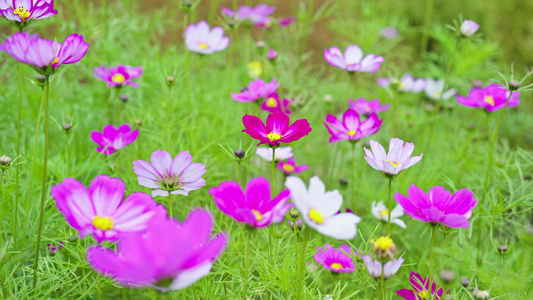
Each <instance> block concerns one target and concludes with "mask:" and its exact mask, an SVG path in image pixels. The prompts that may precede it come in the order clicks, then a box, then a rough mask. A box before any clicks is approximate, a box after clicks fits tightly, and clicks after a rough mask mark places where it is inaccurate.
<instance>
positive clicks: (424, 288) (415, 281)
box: [396, 272, 444, 300]
mask: <svg viewBox="0 0 533 300" xmlns="http://www.w3.org/2000/svg"><path fill="white" fill-rule="evenodd" d="M409 281H410V282H411V286H412V287H413V290H408V289H403V290H398V291H396V294H398V296H400V297H402V298H404V299H407V300H420V299H436V300H439V299H441V297H442V294H443V293H444V290H443V289H442V288H438V287H437V285H436V284H435V280H432V282H433V283H432V284H431V295H430V292H429V277H426V278H422V276H420V274H418V273H415V272H412V273H411V276H409Z"/></svg>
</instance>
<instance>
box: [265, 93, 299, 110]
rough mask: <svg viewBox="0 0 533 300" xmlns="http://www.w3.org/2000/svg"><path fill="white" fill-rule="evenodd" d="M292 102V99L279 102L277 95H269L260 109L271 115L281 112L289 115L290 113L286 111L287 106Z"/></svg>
mask: <svg viewBox="0 0 533 300" xmlns="http://www.w3.org/2000/svg"><path fill="white" fill-rule="evenodd" d="M293 101H294V99H291V100H287V99H283V101H281V100H279V96H278V94H277V93H273V94H270V95H269V96H268V97H267V98H266V99H265V102H263V104H261V109H263V110H264V111H268V112H271V113H276V112H282V113H284V114H286V115H290V114H291V111H290V110H289V109H288V107H289V105H290V104H291V103H292V102H293Z"/></svg>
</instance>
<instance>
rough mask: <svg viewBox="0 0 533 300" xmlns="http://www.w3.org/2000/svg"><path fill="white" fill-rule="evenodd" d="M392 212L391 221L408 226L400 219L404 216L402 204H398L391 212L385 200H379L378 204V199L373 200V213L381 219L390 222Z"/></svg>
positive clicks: (403, 226) (401, 225)
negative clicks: (384, 202)
mask: <svg viewBox="0 0 533 300" xmlns="http://www.w3.org/2000/svg"><path fill="white" fill-rule="evenodd" d="M389 213H390V222H391V223H394V224H396V225H398V226H400V227H402V228H406V227H407V226H405V223H404V222H403V221H402V220H400V217H401V216H403V210H402V207H401V205H396V207H395V208H394V209H393V210H392V211H391V212H389V210H388V209H387V207H386V206H385V204H383V201H379V202H378V204H376V201H372V214H373V215H374V217H376V218H377V219H378V220H380V221H384V222H388V221H389Z"/></svg>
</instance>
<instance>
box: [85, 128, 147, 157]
mask: <svg viewBox="0 0 533 300" xmlns="http://www.w3.org/2000/svg"><path fill="white" fill-rule="evenodd" d="M138 136H139V129H135V130H134V131H131V127H130V125H128V124H123V125H120V126H119V127H118V128H116V127H115V126H114V125H111V124H109V125H106V126H104V129H103V130H102V132H99V131H93V132H91V139H92V140H93V141H94V142H95V143H97V144H98V145H100V147H97V148H96V151H98V152H102V151H103V152H104V154H105V155H110V154H113V153H115V151H118V150H120V149H122V148H124V147H126V146H127V145H129V144H131V143H133V142H134V141H135V140H136V139H137V137H138Z"/></svg>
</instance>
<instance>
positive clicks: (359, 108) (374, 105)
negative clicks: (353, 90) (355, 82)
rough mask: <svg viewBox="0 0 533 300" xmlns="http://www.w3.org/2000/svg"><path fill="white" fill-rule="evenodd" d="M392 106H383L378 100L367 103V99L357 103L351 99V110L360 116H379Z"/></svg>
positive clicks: (359, 100)
mask: <svg viewBox="0 0 533 300" xmlns="http://www.w3.org/2000/svg"><path fill="white" fill-rule="evenodd" d="M389 107H390V104H385V105H381V102H380V101H379V100H377V99H374V100H370V101H366V100H365V98H362V97H361V98H359V99H357V101H353V99H350V108H351V109H353V110H355V112H357V113H358V114H360V115H370V114H378V113H380V112H384V111H386V110H387V109H389Z"/></svg>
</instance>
